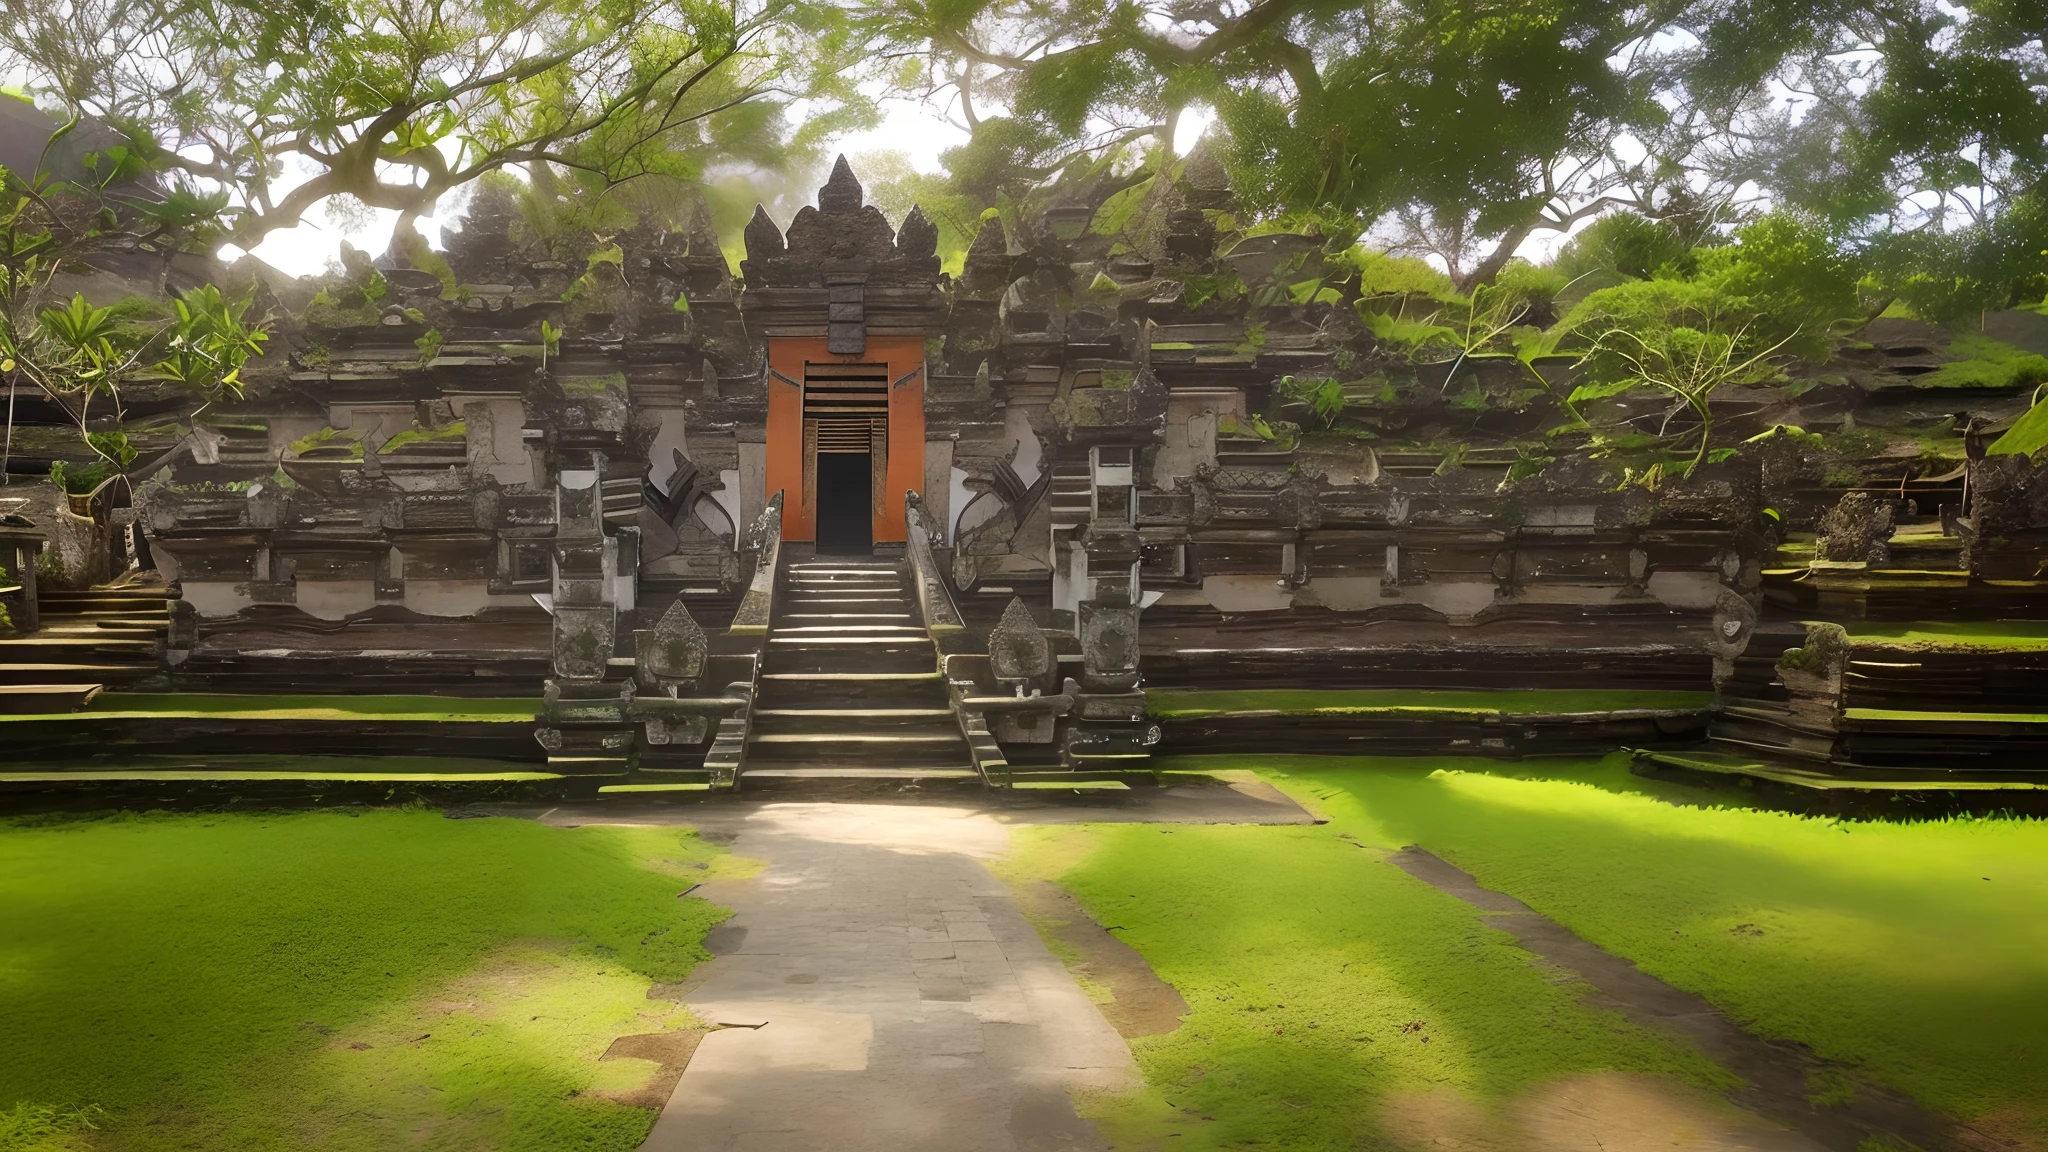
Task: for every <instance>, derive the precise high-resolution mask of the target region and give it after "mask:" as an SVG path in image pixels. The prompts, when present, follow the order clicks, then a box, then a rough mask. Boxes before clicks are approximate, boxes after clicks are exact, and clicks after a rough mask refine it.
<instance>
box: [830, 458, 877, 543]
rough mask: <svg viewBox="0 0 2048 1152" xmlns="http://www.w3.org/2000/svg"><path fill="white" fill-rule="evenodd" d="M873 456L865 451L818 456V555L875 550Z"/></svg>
mask: <svg viewBox="0 0 2048 1152" xmlns="http://www.w3.org/2000/svg"><path fill="white" fill-rule="evenodd" d="M873 463H874V457H873V456H871V455H869V454H868V453H866V452H820V453H818V552H819V553H820V554H823V553H827V552H832V553H837V554H839V555H841V556H846V555H858V556H866V555H869V554H870V553H872V552H873V551H874V530H875V511H874V509H873V508H872V507H871V506H870V505H871V504H872V503H873V499H874V498H873V495H872V493H873V489H874V474H873V471H872V468H873Z"/></svg>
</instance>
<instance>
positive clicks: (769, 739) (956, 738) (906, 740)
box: [748, 732, 966, 748]
mask: <svg viewBox="0 0 2048 1152" xmlns="http://www.w3.org/2000/svg"><path fill="white" fill-rule="evenodd" d="M748 739H749V740H750V742H752V743H755V744H795V745H803V746H805V747H812V748H829V747H832V746H834V745H846V746H860V745H873V746H880V745H890V746H893V747H900V748H910V747H916V746H920V745H923V746H929V745H950V744H964V743H966V737H964V736H962V735H960V733H958V732H756V733H754V734H753V735H752V736H751V737H749V738H748Z"/></svg>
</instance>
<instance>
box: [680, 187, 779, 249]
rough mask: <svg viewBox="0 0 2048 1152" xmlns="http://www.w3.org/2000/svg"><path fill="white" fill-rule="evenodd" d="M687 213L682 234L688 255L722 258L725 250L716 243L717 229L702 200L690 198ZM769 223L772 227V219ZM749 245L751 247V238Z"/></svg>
mask: <svg viewBox="0 0 2048 1152" xmlns="http://www.w3.org/2000/svg"><path fill="white" fill-rule="evenodd" d="M756 207H757V208H758V207H759V206H758V205H756ZM688 213H689V218H688V219H687V220H685V221H684V224H683V235H684V237H685V238H686V239H687V240H688V242H689V253H690V255H692V256H696V257H700V258H701V257H709V256H717V257H719V258H721V259H723V258H724V255H725V250H724V249H723V248H722V247H721V246H720V245H719V243H718V229H717V228H715V227H713V226H712V223H711V213H710V211H709V210H707V209H706V208H705V207H704V202H703V201H702V200H692V201H691V202H690V207H689V209H688ZM769 225H770V226H771V227H773V225H774V221H772V220H771V221H769ZM749 247H750V248H751V247H752V242H751V239H750V240H749Z"/></svg>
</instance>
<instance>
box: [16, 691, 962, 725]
mask: <svg viewBox="0 0 2048 1152" xmlns="http://www.w3.org/2000/svg"><path fill="white" fill-rule="evenodd" d="M0 691H4V689H0ZM952 714H953V710H952V709H950V708H756V709H755V710H754V715H755V716H803V717H811V716H834V717H840V718H843V719H849V720H898V719H904V718H907V717H912V716H941V717H944V716H951V715H952Z"/></svg>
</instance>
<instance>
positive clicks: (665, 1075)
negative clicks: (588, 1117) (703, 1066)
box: [598, 1028, 705, 1110]
mask: <svg viewBox="0 0 2048 1152" xmlns="http://www.w3.org/2000/svg"><path fill="white" fill-rule="evenodd" d="M704 1035H705V1034H704V1032H702V1031H701V1030H698V1029H694V1028H686V1029H683V1030H680V1031H676V1032H643V1033H640V1034H638V1035H634V1036H621V1037H619V1038H618V1039H617V1040H614V1041H612V1044H611V1047H609V1048H607V1049H605V1050H604V1055H602V1056H600V1057H598V1059H599V1060H652V1061H653V1062H655V1063H656V1064H659V1065H661V1069H660V1070H659V1071H657V1072H656V1073H655V1074H654V1076H653V1077H652V1078H650V1079H649V1080H648V1081H647V1083H645V1084H642V1085H641V1086H640V1087H638V1088H635V1089H633V1090H631V1091H627V1092H600V1093H598V1095H600V1096H603V1097H604V1098H605V1099H607V1100H616V1101H618V1102H619V1103H621V1104H628V1105H631V1106H632V1107H635V1108H653V1109H657V1110H659V1109H660V1108H661V1107H662V1105H664V1104H667V1103H668V1098H669V1096H670V1095H671V1094H673V1093H674V1092H675V1090H676V1082H677V1081H679V1080H681V1079H682V1078H683V1070H684V1069H685V1068H688V1067H689V1066H690V1057H692V1056H695V1055H696V1054H697V1045H698V1044H701V1043H703V1041H704Z"/></svg>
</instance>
